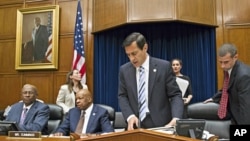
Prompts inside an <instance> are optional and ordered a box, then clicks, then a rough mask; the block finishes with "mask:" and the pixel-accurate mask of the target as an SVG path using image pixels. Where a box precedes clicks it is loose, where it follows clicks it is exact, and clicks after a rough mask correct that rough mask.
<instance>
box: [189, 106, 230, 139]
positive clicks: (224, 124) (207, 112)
mask: <svg viewBox="0 0 250 141" xmlns="http://www.w3.org/2000/svg"><path fill="white" fill-rule="evenodd" d="M218 108H219V104H218V103H213V102H209V103H206V104H204V103H203V102H198V103H193V104H190V105H188V109H187V115H188V118H191V119H205V120H206V124H205V130H207V131H208V132H209V133H210V134H214V135H216V136H219V138H220V139H222V138H223V139H229V137H230V135H229V132H230V131H229V130H230V124H231V121H230V120H222V119H220V118H219V117H218V115H217V111H218Z"/></svg>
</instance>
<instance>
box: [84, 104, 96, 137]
mask: <svg viewBox="0 0 250 141" xmlns="http://www.w3.org/2000/svg"><path fill="white" fill-rule="evenodd" d="M96 114H97V108H96V105H95V104H94V105H93V109H92V111H91V113H90V115H89V121H88V125H87V129H86V133H88V132H90V131H91V130H90V129H91V126H92V125H94V124H95V123H94V121H96V120H95V118H96Z"/></svg>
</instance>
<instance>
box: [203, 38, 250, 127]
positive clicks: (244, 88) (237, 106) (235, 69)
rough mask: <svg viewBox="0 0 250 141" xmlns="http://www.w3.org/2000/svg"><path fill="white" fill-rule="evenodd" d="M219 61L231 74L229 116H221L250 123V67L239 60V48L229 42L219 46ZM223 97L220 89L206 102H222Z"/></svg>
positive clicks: (237, 121)
mask: <svg viewBox="0 0 250 141" xmlns="http://www.w3.org/2000/svg"><path fill="white" fill-rule="evenodd" d="M218 61H219V63H220V66H221V68H222V69H223V71H224V72H227V73H228V74H229V84H228V87H227V89H226V91H227V93H226V94H227V96H228V100H227V101H228V102H227V104H226V105H227V106H226V107H227V109H226V110H225V112H226V115H227V116H225V117H221V118H231V121H232V124H239V125H242V124H250V110H249V107H250V67H249V66H247V65H245V64H244V63H242V62H241V61H239V60H238V53H237V48H236V47H235V46H234V45H233V44H229V43H226V44H223V45H222V46H221V47H220V48H219V50H218ZM221 99H222V90H219V91H218V92H217V93H216V94H215V95H214V96H213V97H212V98H209V99H207V100H205V101H204V103H207V102H216V103H221V102H220V101H221Z"/></svg>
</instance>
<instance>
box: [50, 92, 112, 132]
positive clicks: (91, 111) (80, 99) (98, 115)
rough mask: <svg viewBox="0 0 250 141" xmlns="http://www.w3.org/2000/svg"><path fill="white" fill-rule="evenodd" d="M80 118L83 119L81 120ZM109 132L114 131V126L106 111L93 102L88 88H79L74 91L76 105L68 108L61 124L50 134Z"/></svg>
mask: <svg viewBox="0 0 250 141" xmlns="http://www.w3.org/2000/svg"><path fill="white" fill-rule="evenodd" d="M80 117H83V118H80ZM81 119H84V121H82V122H81ZM80 122H81V124H79V123H80ZM79 126H80V127H79ZM78 129H79V130H78ZM109 132H114V128H113V127H112V125H111V123H110V120H109V114H108V111H107V110H106V109H104V108H102V107H99V106H97V105H95V104H93V98H92V94H91V93H90V91H89V90H87V89H81V90H79V91H78V92H77V93H76V107H74V108H72V109H70V110H69V112H68V114H67V115H66V117H65V119H64V121H63V122H62V124H61V125H60V126H59V127H58V129H57V130H56V132H55V133H54V134H52V135H54V136H62V135H64V136H69V135H70V133H77V134H79V135H81V134H102V133H109Z"/></svg>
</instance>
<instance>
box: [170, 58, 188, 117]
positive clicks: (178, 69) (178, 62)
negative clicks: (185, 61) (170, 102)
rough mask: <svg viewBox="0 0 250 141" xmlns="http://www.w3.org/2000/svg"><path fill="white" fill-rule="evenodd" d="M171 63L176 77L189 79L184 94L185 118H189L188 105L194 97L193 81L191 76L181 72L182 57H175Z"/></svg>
mask: <svg viewBox="0 0 250 141" xmlns="http://www.w3.org/2000/svg"><path fill="white" fill-rule="evenodd" d="M171 64H172V68H173V72H174V73H175V75H176V77H178V78H181V79H184V80H186V81H188V86H187V89H186V92H185V94H184V95H183V102H184V112H183V118H187V105H188V104H189V102H190V101H191V99H192V98H193V94H192V86H191V81H190V78H189V77H188V76H186V75H183V74H182V73H181V69H182V60H181V59H178V58H175V59H173V60H172V61H171Z"/></svg>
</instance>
